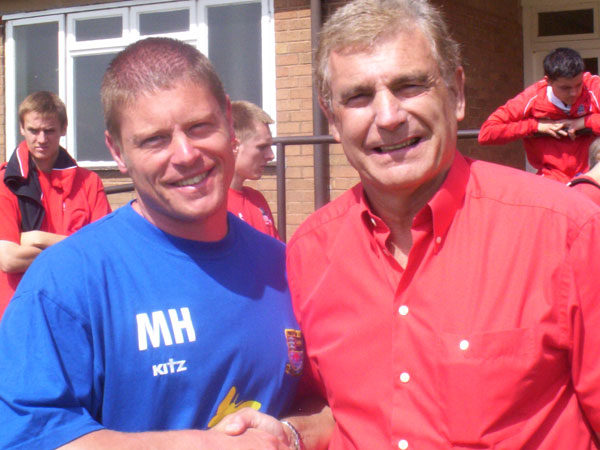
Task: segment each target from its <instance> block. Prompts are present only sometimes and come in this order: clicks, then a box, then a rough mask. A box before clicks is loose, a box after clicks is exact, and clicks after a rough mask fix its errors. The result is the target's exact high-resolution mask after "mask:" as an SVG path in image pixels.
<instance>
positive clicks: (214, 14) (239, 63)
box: [208, 3, 262, 106]
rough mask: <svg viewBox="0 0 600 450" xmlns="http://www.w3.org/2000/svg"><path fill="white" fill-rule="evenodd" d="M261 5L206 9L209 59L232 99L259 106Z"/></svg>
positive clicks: (260, 92)
mask: <svg viewBox="0 0 600 450" xmlns="http://www.w3.org/2000/svg"><path fill="white" fill-rule="evenodd" d="M260 20H261V5H260V3H246V4H238V5H226V6H212V7H210V8H208V56H209V58H210V60H211V61H212V63H213V64H214V66H215V68H216V70H217V72H218V74H219V77H220V78H221V80H222V81H223V84H224V85H225V89H226V91H227V93H228V94H229V96H230V97H231V99H232V100H242V99H243V100H248V101H250V102H253V103H255V104H257V105H259V106H262V53H261V24H260Z"/></svg>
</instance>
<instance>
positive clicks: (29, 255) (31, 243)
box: [0, 230, 66, 273]
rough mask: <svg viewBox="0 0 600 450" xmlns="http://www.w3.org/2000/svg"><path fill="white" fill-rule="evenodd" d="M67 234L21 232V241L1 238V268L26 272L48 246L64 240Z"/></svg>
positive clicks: (35, 231)
mask: <svg viewBox="0 0 600 450" xmlns="http://www.w3.org/2000/svg"><path fill="white" fill-rule="evenodd" d="M65 237H66V236H64V235H61V234H54V233H48V232H46V231H38V230H34V231H27V232H24V233H21V242H20V244H17V243H16V242H11V241H2V240H0V270H2V271H3V272H6V273H20V272H25V271H26V270H27V268H28V267H29V266H30V265H31V263H32V262H33V260H34V259H35V258H36V257H37V256H38V255H39V254H40V253H41V252H42V250H44V249H45V248H47V247H50V246H51V245H54V244H56V243H57V242H59V241H62V240H63V239H64V238H65Z"/></svg>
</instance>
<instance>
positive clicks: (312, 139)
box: [104, 130, 479, 242]
mask: <svg viewBox="0 0 600 450" xmlns="http://www.w3.org/2000/svg"><path fill="white" fill-rule="evenodd" d="M478 135H479V130H459V131H458V139H476V138H477V136H478ZM334 143H335V139H333V137H332V136H330V135H323V136H290V137H276V138H273V145H275V146H276V148H277V160H276V163H275V174H276V178H277V230H278V231H279V235H280V236H281V239H282V240H283V241H284V242H285V241H286V226H287V217H286V175H285V148H286V147H287V146H288V145H317V144H334ZM325 148H327V149H328V147H325ZM315 172H316V170H315ZM315 177H316V174H315ZM328 186H329V183H315V209H317V208H320V207H321V206H323V204H325V203H327V202H326V201H319V199H326V198H329V195H328V194H329V192H317V191H316V190H317V189H323V190H328V189H329V187H328ZM104 190H105V192H106V193H107V194H108V195H110V194H119V193H123V192H131V191H133V183H126V184H119V185H115V186H107V187H105V188H104ZM321 203H322V204H321Z"/></svg>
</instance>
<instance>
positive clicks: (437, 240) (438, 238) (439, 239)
mask: <svg viewBox="0 0 600 450" xmlns="http://www.w3.org/2000/svg"><path fill="white" fill-rule="evenodd" d="M435 243H436V244H438V245H439V244H441V243H442V238H441V237H439V236H438V237H436V238H435Z"/></svg>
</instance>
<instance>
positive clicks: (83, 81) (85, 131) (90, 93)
mask: <svg viewBox="0 0 600 450" xmlns="http://www.w3.org/2000/svg"><path fill="white" fill-rule="evenodd" d="M115 54H116V53H108V54H101V55H87V56H77V57H76V58H75V59H74V63H73V66H74V68H73V72H74V78H75V80H74V83H75V85H74V104H75V111H74V117H72V118H71V117H70V118H69V120H70V124H71V125H70V126H73V127H75V128H74V129H75V142H76V146H77V159H78V160H80V161H110V160H111V157H110V154H109V152H108V149H107V148H106V145H105V144H104V129H105V126H104V117H103V114H102V105H101V103H100V85H101V83H102V76H103V75H104V72H105V70H106V68H107V67H108V64H109V63H110V61H111V60H112V58H113V57H114V55H115Z"/></svg>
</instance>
